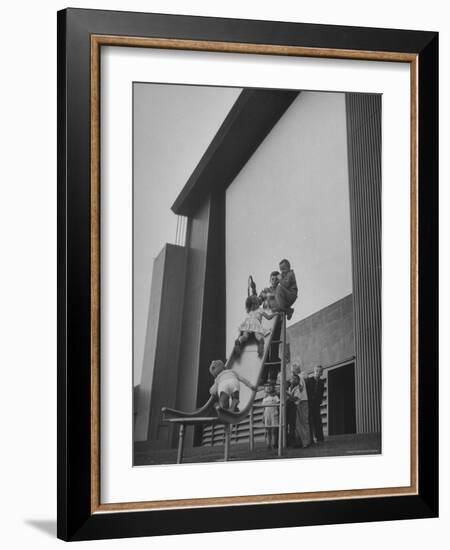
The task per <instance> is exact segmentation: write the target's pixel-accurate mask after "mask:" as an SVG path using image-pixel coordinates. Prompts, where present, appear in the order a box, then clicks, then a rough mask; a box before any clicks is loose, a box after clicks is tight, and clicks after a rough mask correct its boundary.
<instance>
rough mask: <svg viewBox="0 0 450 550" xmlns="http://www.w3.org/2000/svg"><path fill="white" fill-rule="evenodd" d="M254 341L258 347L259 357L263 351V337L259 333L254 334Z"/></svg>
mask: <svg viewBox="0 0 450 550" xmlns="http://www.w3.org/2000/svg"><path fill="white" fill-rule="evenodd" d="M255 340H256V344H257V346H258V355H259V356H260V357H261V355H262V354H263V351H264V336H263V335H262V334H260V333H259V332H255Z"/></svg>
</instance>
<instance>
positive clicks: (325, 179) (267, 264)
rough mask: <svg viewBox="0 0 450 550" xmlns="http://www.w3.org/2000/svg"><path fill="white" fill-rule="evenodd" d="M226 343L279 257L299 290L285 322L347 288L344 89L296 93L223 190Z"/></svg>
mask: <svg viewBox="0 0 450 550" xmlns="http://www.w3.org/2000/svg"><path fill="white" fill-rule="evenodd" d="M226 199H227V206H226V211H227V218H226V230H227V233H226V251H227V258H226V264H227V265H226V270H227V272H226V274H227V282H226V284H227V350H230V349H231V348H232V345H233V340H234V338H235V337H236V329H237V326H238V325H239V323H240V322H241V321H242V318H243V316H244V314H245V310H244V300H245V298H246V296H247V278H248V275H249V274H252V275H253V276H254V278H255V281H256V283H257V286H258V289H260V288H261V287H263V286H266V285H267V283H268V279H269V273H270V272H271V271H272V270H273V269H277V268H278V262H279V260H280V259H282V258H285V257H286V258H288V259H290V260H291V263H292V266H293V268H294V270H295V273H296V275H297V281H298V284H299V289H300V296H299V299H298V301H297V302H296V304H295V305H294V308H295V313H294V316H293V318H292V320H291V321H290V324H294V323H295V322H297V321H299V320H301V319H304V318H305V317H308V316H309V315H311V314H313V313H314V312H316V311H318V310H320V309H321V308H323V307H326V306H327V305H328V304H330V303H332V302H334V301H336V300H339V299H340V298H342V296H346V295H348V294H350V293H351V292H352V267H351V237H350V213H349V194H348V164H347V132H346V112H345V94H343V93H323V92H302V93H301V94H300V95H299V96H298V97H297V99H296V100H295V101H294V102H293V103H292V104H291V106H290V107H289V108H288V109H287V110H286V112H285V114H284V115H283V116H282V117H281V118H280V120H279V121H278V123H277V124H276V125H275V126H274V128H273V129H272V131H271V132H270V133H269V134H268V136H267V137H266V139H265V140H264V141H263V142H262V143H261V145H260V146H259V147H258V149H257V150H256V151H255V153H254V154H253V156H252V157H251V158H250V160H249V161H248V162H247V164H246V165H245V166H244V167H243V169H242V170H241V171H240V173H239V174H238V175H237V177H236V178H235V180H234V181H233V183H232V184H231V185H230V187H228V189H227V192H226Z"/></svg>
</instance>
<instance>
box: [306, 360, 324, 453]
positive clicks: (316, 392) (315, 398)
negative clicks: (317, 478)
mask: <svg viewBox="0 0 450 550" xmlns="http://www.w3.org/2000/svg"><path fill="white" fill-rule="evenodd" d="M322 373H323V367H322V366H321V365H318V366H317V367H314V375H313V376H311V377H310V378H307V379H306V390H307V392H308V405H309V428H310V430H311V442H313V441H314V438H315V439H316V442H317V443H319V444H320V443H323V427H322V417H321V416H320V405H321V404H322V399H323V392H324V388H325V380H324V379H323V378H322Z"/></svg>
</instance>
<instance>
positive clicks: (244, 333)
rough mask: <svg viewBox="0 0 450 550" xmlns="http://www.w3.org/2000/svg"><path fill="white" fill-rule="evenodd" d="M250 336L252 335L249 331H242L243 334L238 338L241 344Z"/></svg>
mask: <svg viewBox="0 0 450 550" xmlns="http://www.w3.org/2000/svg"><path fill="white" fill-rule="evenodd" d="M249 337H250V333H249V332H241V335H240V336H239V338H238V340H239V342H240V343H241V344H244V343H245V342H247V340H248V339H249Z"/></svg>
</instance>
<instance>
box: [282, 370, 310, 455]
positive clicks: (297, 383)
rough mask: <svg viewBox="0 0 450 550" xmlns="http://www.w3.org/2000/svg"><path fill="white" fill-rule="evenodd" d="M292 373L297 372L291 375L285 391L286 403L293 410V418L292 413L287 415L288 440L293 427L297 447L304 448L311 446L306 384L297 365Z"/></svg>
mask: <svg viewBox="0 0 450 550" xmlns="http://www.w3.org/2000/svg"><path fill="white" fill-rule="evenodd" d="M292 372H293V373H295V372H298V374H293V375H292V378H291V384H290V387H289V389H288V391H287V398H288V403H290V407H289V408H292V409H293V410H292V413H293V412H294V410H295V413H294V414H295V416H294V414H292V413H291V414H289V415H288V417H289V421H290V422H289V424H290V430H289V432H290V434H291V437H290V439H291V442H292V431H293V430H292V428H293V427H294V426H295V440H296V443H297V444H298V446H300V447H303V448H306V447H309V446H310V445H311V431H310V427H309V406H308V395H307V391H306V384H305V380H304V378H303V375H302V372H301V370H300V367H299V365H293V366H292ZM294 407H295V409H294ZM291 415H292V417H294V418H295V420H294V418H292V419H291ZM294 422H295V424H294Z"/></svg>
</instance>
